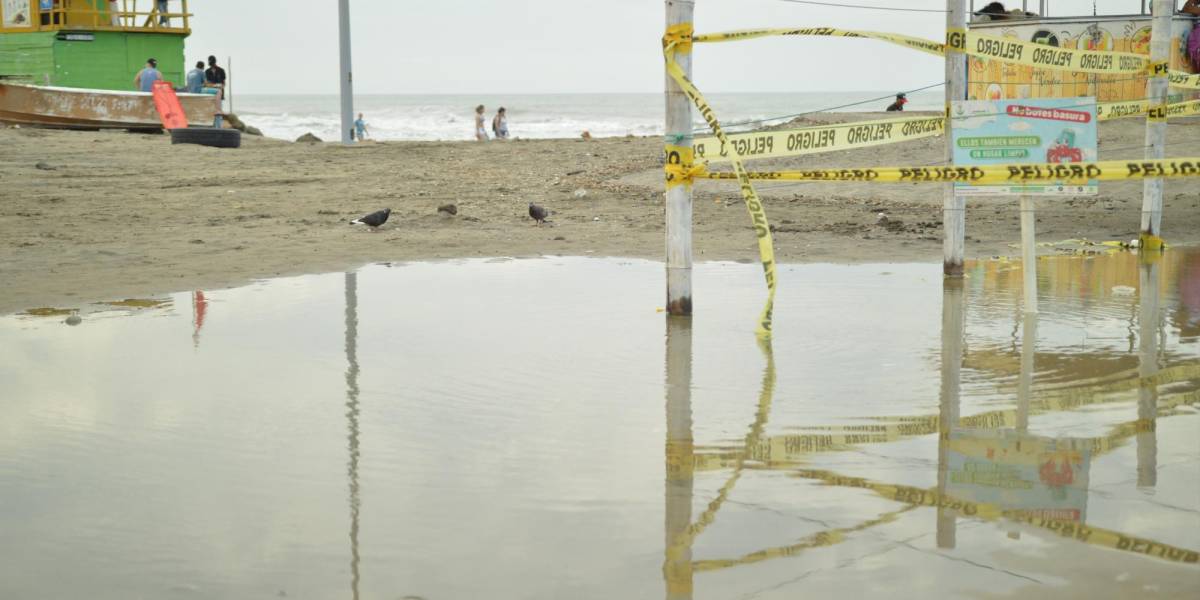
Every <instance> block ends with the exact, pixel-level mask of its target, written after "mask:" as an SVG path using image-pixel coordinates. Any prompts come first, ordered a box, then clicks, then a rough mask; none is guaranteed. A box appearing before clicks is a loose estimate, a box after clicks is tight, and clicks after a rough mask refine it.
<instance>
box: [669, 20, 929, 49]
mask: <svg viewBox="0 0 1200 600" xmlns="http://www.w3.org/2000/svg"><path fill="white" fill-rule="evenodd" d="M774 36H823V37H845V38H864V39H872V40H880V41H884V42H890V43H893V44H897V45H900V46H904V47H906V48H911V49H913V50H917V51H920V52H925V53H927V54H934V55H937V56H941V55H942V54H943V53H944V51H945V50H944V48H945V46H944V45H943V44H941V43H939V42H935V41H932V40H926V39H922V38H917V37H912V36H907V35H901V34H898V33H881V32H878V31H857V30H851V29H837V28H835V27H801V28H795V29H744V30H740V31H727V32H724V33H706V34H703V35H696V36H693V41H695V42H696V43H701V42H735V41H739V40H752V39H755V38H764V37H774Z"/></svg>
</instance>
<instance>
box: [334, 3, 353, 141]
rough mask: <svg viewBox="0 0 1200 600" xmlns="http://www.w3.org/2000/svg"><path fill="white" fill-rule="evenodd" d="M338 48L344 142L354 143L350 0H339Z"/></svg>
mask: <svg viewBox="0 0 1200 600" xmlns="http://www.w3.org/2000/svg"><path fill="white" fill-rule="evenodd" d="M338 48H339V57H340V61H339V63H340V68H341V75H340V77H339V79H340V80H341V95H342V143H343V144H352V143H354V74H353V70H352V69H351V68H350V0H338Z"/></svg>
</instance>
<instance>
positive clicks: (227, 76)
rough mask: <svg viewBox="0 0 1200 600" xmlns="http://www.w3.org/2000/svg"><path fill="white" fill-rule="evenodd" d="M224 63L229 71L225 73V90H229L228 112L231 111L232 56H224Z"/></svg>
mask: <svg viewBox="0 0 1200 600" xmlns="http://www.w3.org/2000/svg"><path fill="white" fill-rule="evenodd" d="M225 65H226V66H228V67H229V72H228V73H226V74H225V91H227V92H229V112H231V113H232V112H234V111H233V57H232V56H226V57H225Z"/></svg>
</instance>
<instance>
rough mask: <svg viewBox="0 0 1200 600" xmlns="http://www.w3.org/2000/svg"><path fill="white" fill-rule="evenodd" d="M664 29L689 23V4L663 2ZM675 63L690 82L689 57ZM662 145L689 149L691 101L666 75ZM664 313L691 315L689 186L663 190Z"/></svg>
mask: <svg viewBox="0 0 1200 600" xmlns="http://www.w3.org/2000/svg"><path fill="white" fill-rule="evenodd" d="M666 7H667V26H668V27H670V26H672V25H677V24H679V23H691V22H692V13H693V10H694V9H695V2H693V0H666ZM675 61H676V62H677V63H679V67H680V68H682V69H683V72H684V73H686V74H687V76H688V77H689V78H690V77H691V76H692V53H691V51H690V50H688V51H685V52H675ZM666 109H667V119H666V144H668V145H672V146H681V147H684V148H691V147H692V101H691V99H689V98H688V97H687V95H685V94H684V93H683V90H682V89H680V88H679V85H678V84H676V83H675V80H673V79H671V76H670V75H669V74H667V75H666ZM666 205H667V206H666V209H667V211H666V212H667V226H666V233H667V312H668V313H670V314H672V315H678V316H691V314H692V184H691V182H690V181H689V182H685V183H684V184H683V185H672V186H667V194H666Z"/></svg>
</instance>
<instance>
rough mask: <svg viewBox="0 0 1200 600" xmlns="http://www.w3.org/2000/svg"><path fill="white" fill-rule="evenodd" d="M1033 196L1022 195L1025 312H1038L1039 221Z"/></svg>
mask: <svg viewBox="0 0 1200 600" xmlns="http://www.w3.org/2000/svg"><path fill="white" fill-rule="evenodd" d="M1035 216H1036V215H1035V214H1034V205H1033V197H1032V196H1027V195H1026V196H1021V272H1022V273H1023V274H1024V275H1025V290H1024V291H1025V314H1031V315H1032V314H1037V311H1038V301H1037V234H1036V229H1037V221H1036V219H1035Z"/></svg>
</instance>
